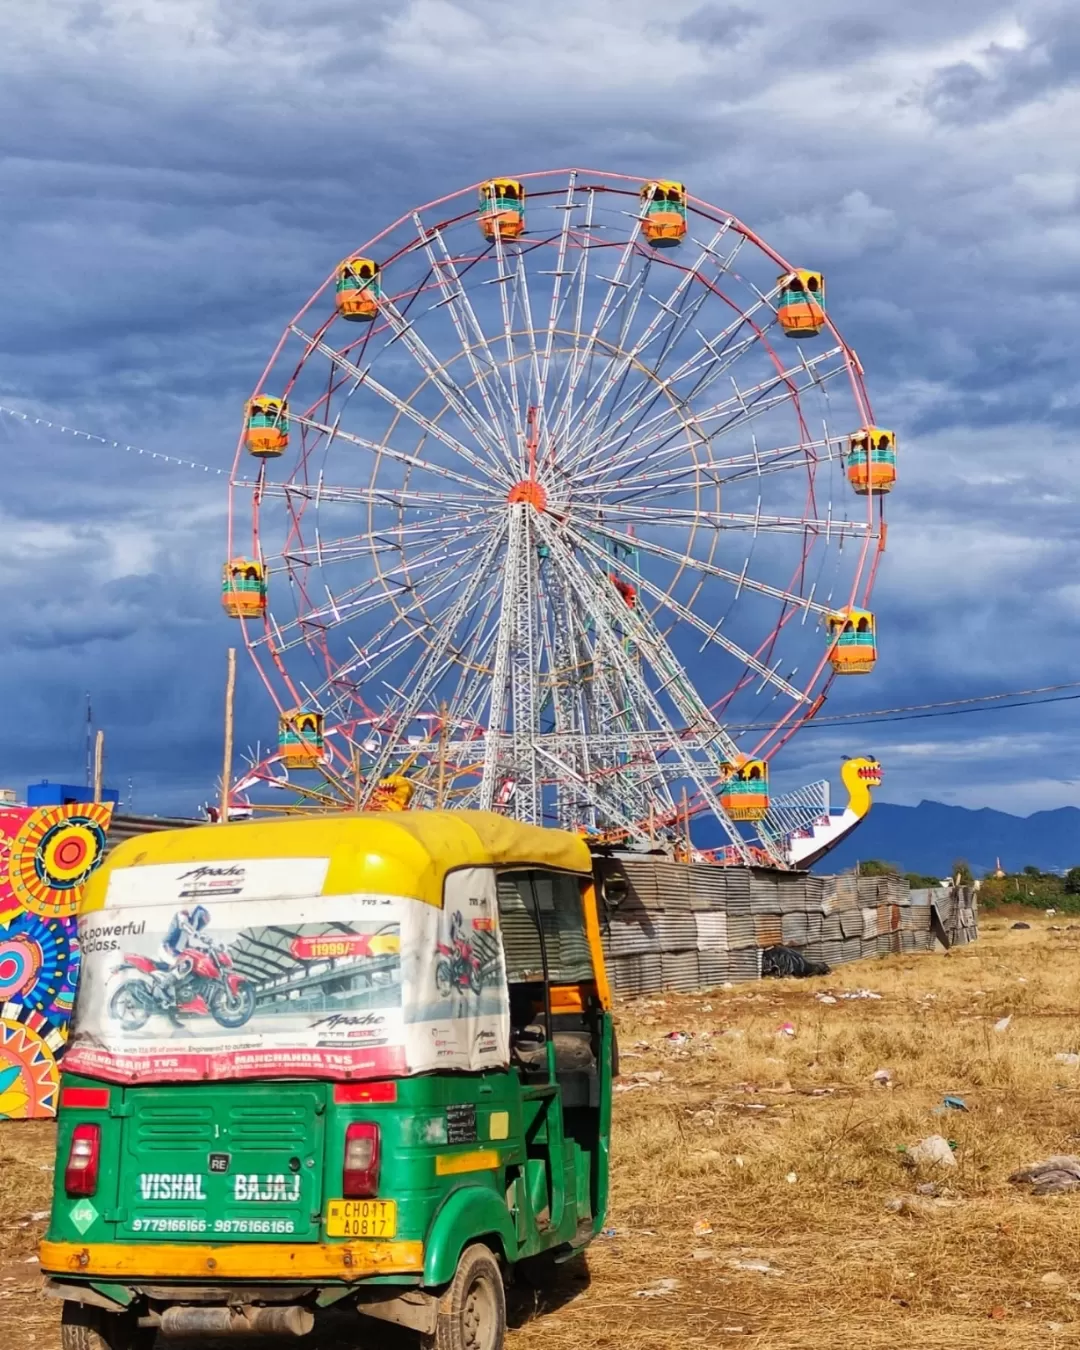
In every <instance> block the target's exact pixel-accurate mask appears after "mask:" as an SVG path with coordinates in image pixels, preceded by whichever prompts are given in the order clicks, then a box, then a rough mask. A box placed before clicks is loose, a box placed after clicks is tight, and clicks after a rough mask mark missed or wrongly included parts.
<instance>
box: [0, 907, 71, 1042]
mask: <svg viewBox="0 0 1080 1350" xmlns="http://www.w3.org/2000/svg"><path fill="white" fill-rule="evenodd" d="M74 931H75V920H74V919H43V918H41V917H40V916H39V915H37V914H27V913H22V914H17V915H16V916H15V918H14V919H12V920H11V922H10V923H9V924H8V925H7V927H6V928H0V1001H3V1002H7V1001H8V1000H9V999H17V1000H18V1002H20V1003H22V1004H23V1005H24V1006H25V1007H27V1008H33V1010H34V1011H35V1012H40V1013H45V1014H47V1015H57V1014H61V1015H63V1016H67V1015H68V1014H69V1013H70V1011H71V1003H70V1001H69V1002H68V1004H67V1007H66V1009H64V1008H62V1007H61V1002H60V1001H61V1000H62V999H63V998H64V997H66V996H67V995H69V994H70V989H71V987H73V986H71V985H70V984H69V982H70V980H71V976H72V971H71V957H72V936H73V934H74ZM76 974H77V971H76Z"/></svg>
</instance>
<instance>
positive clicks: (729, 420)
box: [597, 357, 839, 479]
mask: <svg viewBox="0 0 1080 1350" xmlns="http://www.w3.org/2000/svg"><path fill="white" fill-rule="evenodd" d="M815 359H817V358H815ZM821 359H822V360H823V359H824V357H823V358H821ZM802 369H803V367H802V366H796V367H793V368H792V369H791V370H788V371H784V372H783V373H780V374H777V375H774V376H772V377H770V378H769V379H768V380H763V381H761V382H760V383H758V384H757V385H755V386H753V387H752V388H750V389H745V390H740V389H739V387H738V386H737V385H736V384H735V382H734V381H732V386H733V388H734V389H735V393H734V394H733V395H732V396H731V398H728V399H724V400H723V401H721V402H720V403H716V404H714V405H712V406H711V407H709V408H705V409H701V410H694V411H690V410H688V409H686V408H684V407H682V406H677V407H676V408H673V409H671V410H670V413H669V412H664V413H662V414H660V415H659V417H658V418H656V419H652V420H653V421H654V422H656V423H657V425H656V426H655V427H654V429H653V431H652V433H651V435H648V436H642V437H640V438H639V439H636V440H635V441H634V442H633V444H632V445H631V446H629V447H627V451H628V452H629V453H638V452H644V453H642V454H641V456H640V458H638V459H636V460H627V459H626V458H624V457H622V456H621V455H619V454H616V455H614V456H613V457H612V458H610V459H606V460H605V461H604V463H603V465H602V466H601V468H600V469H599V470H598V471H597V477H603V478H606V479H611V478H613V477H618V478H621V477H623V475H624V474H626V473H633V472H634V471H635V469H637V468H639V467H641V466H642V465H645V464H648V465H649V467H650V468H651V469H653V470H655V469H657V468H660V467H663V466H664V465H665V464H666V463H668V462H669V461H670V460H672V459H674V458H675V457H676V456H680V455H682V454H683V453H684V447H683V445H682V443H681V442H679V443H678V444H676V445H675V446H671V444H670V443H671V442H672V441H673V440H674V439H675V438H676V437H677V436H679V435H681V434H688V435H694V437H695V439H696V440H700V441H701V442H703V443H706V444H708V445H709V447H710V449H711V447H712V445H713V443H714V442H715V441H717V440H719V439H720V438H721V437H722V436H726V435H728V434H729V433H730V432H731V431H733V430H737V429H741V428H743V427H745V426H746V425H747V424H748V423H750V422H753V421H755V420H756V419H758V418H760V417H763V416H764V415H765V414H766V413H769V412H773V411H775V409H777V408H780V407H783V406H784V405H785V404H787V403H791V402H793V401H797V400H798V399H799V398H801V396H802V395H803V394H804V393H806V391H807V390H808V389H809V388H811V387H812V386H813V385H817V384H820V383H822V382H823V380H824V379H831V378H832V377H833V376H835V375H837V374H839V368H838V369H837V370H833V371H828V372H826V373H825V375H824V376H821V375H818V374H816V373H815V374H810V375H809V377H808V379H807V381H806V383H805V384H799V383H798V382H797V378H796V377H797V375H798V372H799V371H800V370H802ZM777 391H779V392H777ZM669 415H673V416H674V417H675V418H676V419H677V422H678V425H676V426H673V427H672V426H670V425H667V423H668V421H669ZM709 422H718V423H719V425H718V426H715V427H713V428H712V429H711V430H710V429H709V428H708V427H707V423H709ZM706 462H708V461H706Z"/></svg>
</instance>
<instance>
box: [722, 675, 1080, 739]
mask: <svg viewBox="0 0 1080 1350" xmlns="http://www.w3.org/2000/svg"><path fill="white" fill-rule="evenodd" d="M1062 689H1078V690H1080V680H1070V681H1069V682H1068V683H1066V684H1047V685H1043V686H1041V687H1040V688H1038V689H1013V690H1009V691H1008V692H1007V693H1002V694H975V695H973V696H972V697H971V698H953V699H943V700H942V701H941V702H938V703H909V704H906V705H904V706H902V707H898V708H867V709H865V710H864V711H863V712H850V713H834V714H832V715H830V716H828V717H817V718H814V719H813V720H812V721H809V722H804V723H803V725H802V728H801V730H802V731H812V730H815V729H816V730H825V729H827V728H830V727H840V726H845V725H846V724H848V723H849V722H857V723H859V724H860V725H862V726H866V725H872V724H874V723H881V722H911V721H915V720H918V719H921V718H925V717H957V716H959V715H961V714H963V713H976V712H1003V711H1004V710H1005V709H1006V708H1035V707H1038V706H1039V705H1040V704H1042V703H1069V702H1071V701H1073V700H1075V699H1080V693H1075V694H1063V693H1060V692H1059V691H1060V690H1062ZM1040 694H1047V695H1050V697H1047V698H1038V697H1035V696H1036V695H1040ZM1005 700H1010V701H1009V702H1006V701H1005ZM771 726H772V723H771V722H747V723H744V724H743V725H741V726H734V727H729V730H731V731H760V730H762V729H764V728H768V727H771Z"/></svg>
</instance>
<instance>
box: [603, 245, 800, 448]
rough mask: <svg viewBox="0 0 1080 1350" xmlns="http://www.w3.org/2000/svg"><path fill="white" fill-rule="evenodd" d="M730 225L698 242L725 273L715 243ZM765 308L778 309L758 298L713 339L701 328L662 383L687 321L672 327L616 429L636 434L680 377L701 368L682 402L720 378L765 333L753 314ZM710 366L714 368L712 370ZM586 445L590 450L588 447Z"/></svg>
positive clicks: (705, 292) (706, 291)
mask: <svg viewBox="0 0 1080 1350" xmlns="http://www.w3.org/2000/svg"><path fill="white" fill-rule="evenodd" d="M730 225H731V220H730V219H729V220H727V221H725V223H724V226H723V227H722V229H721V230H720V231H719V232H718V234H717V235H716V236H714V239H713V241H712V245H711V246H710V245H706V244H701V243H700V242H699V241H695V242H699V247H700V248H701V249H702V257H704V255H706V254H707V255H710V256H712V257H713V259H714V260H715V261H716V262H717V266H718V270H719V271H720V272H721V273H723V272H724V271H725V270H726V267H725V262H724V260H722V259H720V255H719V254H718V253H717V252H716V250H715V244H716V243H717V242H718V241H719V239H720V238H721V237H722V236H723V234H724V233H725V232H726V231H727V229H728V228H730ZM743 242H745V240H744V239H743V238H742V237H740V240H739V244H738V245H737V246H736V248H735V249H734V250H733V251H732V255H731V260H732V261H733V260H734V257H735V256H736V255H737V253H738V249H739V247H740V246H741V244H742V243H743ZM702 257H699V259H698V262H697V264H696V265H695V267H694V269H693V270H692V271H690V272H687V274H686V280H687V282H688V283H689V280H690V279H691V278H692V277H693V276H696V275H697V273H698V272H699V270H700V266H701V262H702ZM709 293H710V289H709V288H708V287H702V288H701V291H700V294H699V297H698V304H697V307H696V308H694V309H692V310H691V312H690V315H689V316H688V318H692V317H693V316H694V315H695V314H696V313H697V311H698V309H699V308H700V306H701V305H702V304H703V303H704V301H705V299H706V298H707V296H708V295H709ZM762 308H766V309H768V310H769V313H770V318H771V317H772V315H773V314H774V312H775V311H774V310H773V307H772V306H771V305H770V304H769V303H768V302H767V301H766V300H765V299H764V297H762V298H760V299H759V300H758V301H757V303H755V304H754V305H751V306H750V307H749V308H748V309H745V310H740V311H739V313H738V316H737V317H736V318H735V319H734V320H733V321H732V322H731V323H730V324H728V325H727V326H726V327H725V328H724V329H722V330H721V331H720V332H719V333H718V334H716V336H715V337H714V338H713V339H711V340H710V339H709V338H707V337H706V336H705V335H704V334H703V333H702V332H701V331H700V330H698V331H697V336H698V338H699V340H700V342H701V344H702V345H701V347H700V348H699V349H698V350H697V351H696V352H694V353H693V354H692V355H691V356H689V357H687V358H685V359H684V360H683V361H682V363H681V364H680V365H679V366H678V367H677V368H676V369H675V370H673V371H672V372H671V374H670V375H668V376H666V377H665V382H664V383H663V384H661V383H660V380H659V377H660V374H661V371H662V368H663V364H664V361H665V360H666V359H667V356H668V353H669V352H671V351H673V350H675V342H676V341H677V338H678V337H681V335H682V332H684V331H685V328H686V327H687V326H688V322H686V321H684V322H683V323H682V324H681V325H680V327H679V331H678V333H676V331H675V329H674V328H673V329H672V330H671V333H670V335H669V337H668V338H667V340H666V341H665V345H664V347H663V348H662V350H661V351H660V352H659V354H658V355H657V357H656V358H655V360H654V361H653V363H652V366H651V368H650V370H649V371H647V372H646V373H645V375H644V376H643V377H642V379H641V380H640V381H639V382H638V383H637V384H636V385H635V386H634V387H633V389H632V390H631V392H630V394H629V395H627V396H626V398H627V400H628V401H629V403H630V406H629V407H628V408H627V409H626V410H625V412H624V413H623V414H622V415H621V416H620V417H619V419H618V422H617V423H616V424H615V427H616V428H617V427H619V426H622V425H625V424H626V423H627V422H634V424H635V425H634V427H631V428H630V432H629V433H628V434H633V431H634V429H636V425H637V421H636V419H638V418H639V417H640V416H642V415H643V414H644V413H645V412H647V411H648V410H649V408H651V407H652V406H653V405H654V404H655V402H656V400H657V399H658V398H660V397H661V396H662V394H663V392H664V389H665V388H674V386H675V385H676V384H677V383H678V382H679V381H680V380H684V379H686V378H688V377H689V376H690V375H691V374H694V373H695V372H698V371H699V367H700V373H699V376H698V380H697V382H696V384H695V385H694V386H693V387H692V388H691V389H690V390H689V391H688V393H687V394H686V395H685V396H684V399H683V401H684V402H688V401H689V400H690V399H691V398H694V397H697V396H699V395H700V394H701V393H702V392H703V391H704V390H705V389H706V388H707V387H708V386H709V385H710V384H712V383H713V382H714V381H715V380H716V379H718V378H719V376H720V375H721V374H722V373H723V372H724V371H725V370H727V369H729V368H730V366H731V365H732V364H734V362H735V361H737V360H738V359H740V357H742V356H743V355H745V353H746V351H748V350H749V349H750V348H751V347H752V346H753V345H754V344H755V343H757V342H758V341H760V340H761V338H762V337H763V335H764V334H763V331H762V329H761V328H759V327H758V326H757V325H756V324H754V323H753V318H754V315H755V314H756V313H757V311H758V310H760V309H762ZM747 324H752V325H753V332H752V333H751V334H750V335H749V336H748V337H747V338H745V339H744V340H743V341H742V342H741V343H739V344H737V345H736V346H735V348H732V347H731V345H730V344H731V343H732V341H733V339H734V337H735V336H736V334H738V332H739V331H740V330H741V329H742V328H745V327H746V325H747ZM703 361H704V362H705V364H704V366H702V362H703ZM710 367H713V369H712V370H711V371H710ZM646 391H647V392H646ZM617 407H618V404H616V407H615V408H614V409H612V411H615V410H617ZM613 429H615V428H613ZM604 434H605V433H604V432H603V431H601V433H600V438H601V439H603V437H604ZM585 448H586V450H587V449H588V448H589V447H585Z"/></svg>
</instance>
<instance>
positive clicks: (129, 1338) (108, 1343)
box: [60, 1300, 157, 1350]
mask: <svg viewBox="0 0 1080 1350" xmlns="http://www.w3.org/2000/svg"><path fill="white" fill-rule="evenodd" d="M156 1339H157V1332H156V1331H155V1330H154V1329H153V1328H152V1327H140V1326H139V1325H138V1324H137V1323H136V1321H135V1318H134V1317H133V1316H131V1315H130V1314H129V1313H111V1312H105V1311H104V1310H103V1309H101V1308H92V1307H89V1306H88V1305H87V1304H85V1303H75V1302H73V1301H71V1300H68V1301H66V1302H65V1303H64V1311H63V1313H62V1314H61V1318H60V1345H61V1347H62V1350H153V1346H154V1342H155V1341H156Z"/></svg>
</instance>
